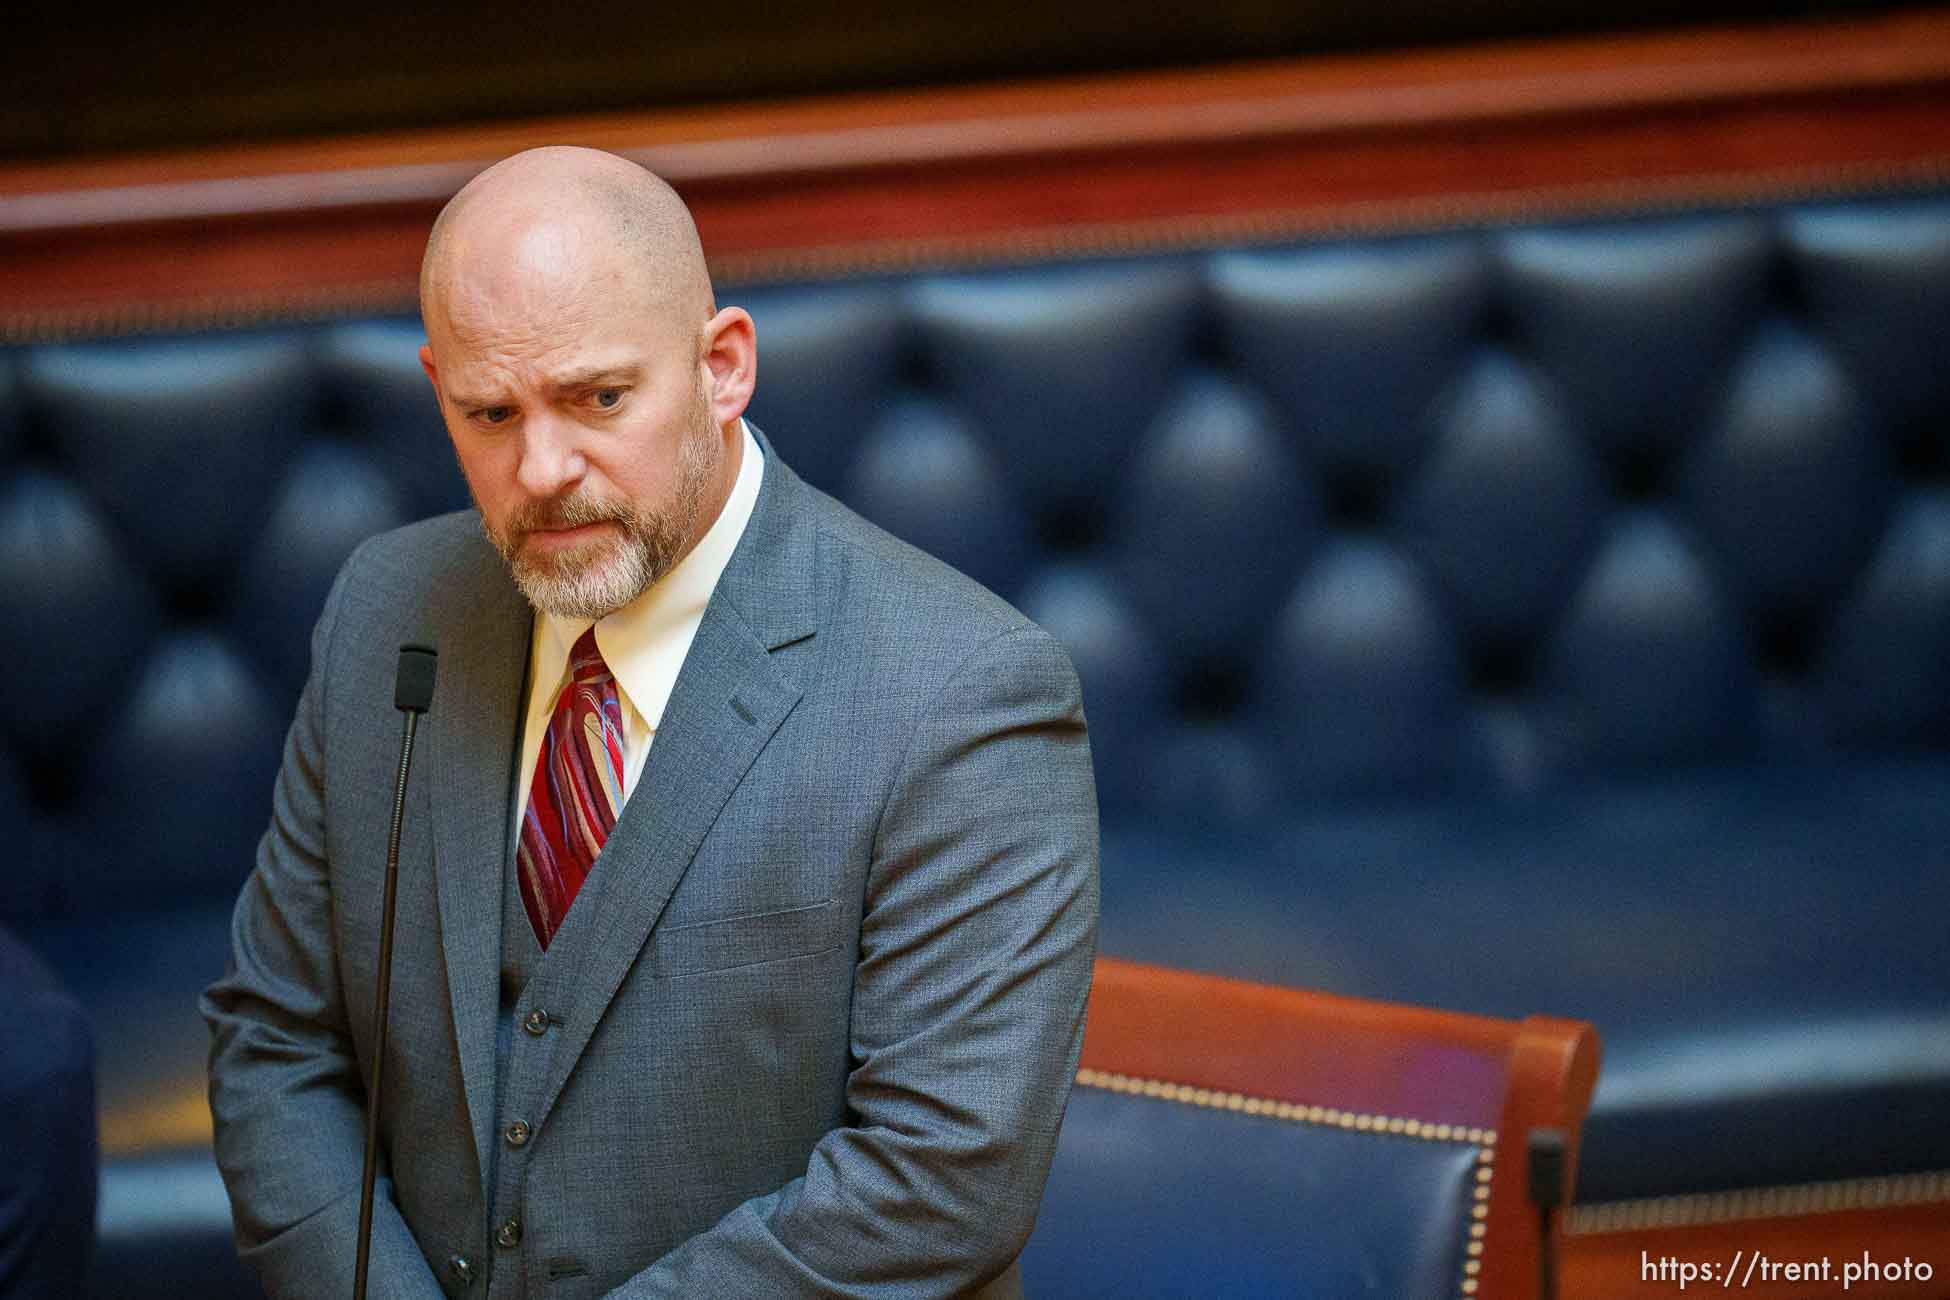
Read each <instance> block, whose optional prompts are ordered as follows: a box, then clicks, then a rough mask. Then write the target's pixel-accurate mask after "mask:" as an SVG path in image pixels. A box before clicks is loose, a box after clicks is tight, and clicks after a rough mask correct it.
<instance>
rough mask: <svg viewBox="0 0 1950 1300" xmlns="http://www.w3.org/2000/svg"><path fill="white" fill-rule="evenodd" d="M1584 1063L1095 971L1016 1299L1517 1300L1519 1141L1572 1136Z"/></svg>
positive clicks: (1387, 1012) (1292, 1000)
mask: <svg viewBox="0 0 1950 1300" xmlns="http://www.w3.org/2000/svg"><path fill="white" fill-rule="evenodd" d="M1597 1068H1598V1044H1597V1039H1596V1036H1595V1035H1593V1034H1592V1033H1591V1031H1590V1027H1589V1026H1588V1025H1583V1024H1579V1023H1577V1022H1572V1021H1563V1020H1553V1019H1550V1018H1548V1017H1532V1018H1530V1019H1528V1020H1526V1021H1524V1022H1523V1023H1521V1024H1517V1023H1513V1022H1510V1021H1505V1020H1489V1019H1485V1018H1482V1017H1477V1016H1463V1015H1458V1014H1457V1013H1455V1012H1445V1011H1429V1010H1425V1009H1422V1008H1407V1007H1400V1006H1393V1005H1390V1004H1386V1003H1374V1002H1363V1001H1360V1000H1357V999H1351V998H1338V997H1332V996H1330V995H1326V994H1320V993H1312V992H1305V991H1301V990H1295V989H1282V988H1274V987H1270V986H1267V985H1264V984H1252V983H1245V982H1242V981H1238V980H1228V979H1219V978H1215V977H1213V976H1209V975H1198V974H1192V973H1189V972H1185V971H1176V970H1169V969H1165V968H1161V967H1155V966H1147V965H1143V964H1140V963H1135V962H1125V961H1120V960H1117V959H1115V958H1107V959H1102V960H1100V961H1099V962H1098V964H1097V978H1096V984H1095V987H1094V988H1093V989H1092V990H1091V995H1090V1015H1089V1021H1088V1024H1087V1026H1086V1028H1085V1030H1084V1043H1083V1057H1082V1062H1081V1068H1080V1069H1079V1070H1078V1072H1077V1087H1076V1089H1075V1090H1074V1091H1073V1092H1072V1093H1071V1096H1070V1104H1069V1109H1068V1110H1067V1111H1066V1112H1065V1113H1064V1116H1063V1135H1062V1140H1061V1142H1060V1143H1059V1145H1058V1149H1057V1154H1056V1162H1055V1165H1054V1167H1053V1168H1052V1170H1051V1171H1050V1182H1049V1188H1048V1192H1047V1194H1046V1196H1045V1197H1044V1201H1043V1206H1042V1212H1041V1214H1040V1215H1039V1216H1038V1218H1037V1221H1036V1232H1035V1235H1034V1236H1033V1237H1032V1238H1031V1240H1030V1243H1029V1246H1028V1248H1027V1249H1026V1250H1025V1251H1024V1252H1023V1256H1022V1268H1023V1281H1024V1290H1025V1293H1026V1294H1028V1295H1031V1296H1048V1297H1063V1298H1064V1300H1179V1298H1180V1297H1186V1296H1241V1297H1249V1296H1250V1297H1257V1296H1268V1297H1270V1296H1307V1297H1310V1300H1340V1298H1341V1297H1347V1298H1348V1300H1355V1298H1357V1297H1370V1296H1402V1297H1443V1298H1444V1300H1448V1298H1450V1297H1456V1296H1463V1297H1468V1296H1473V1295H1478V1294H1481V1295H1486V1296H1502V1297H1526V1298H1528V1297H1534V1296H1535V1294H1536V1290H1535V1287H1536V1282H1537V1278H1538V1271H1539V1261H1538V1253H1539V1239H1538V1231H1537V1219H1536V1216H1535V1211H1534V1207H1533V1203H1532V1198H1531V1195H1530V1188H1529V1186H1528V1182H1529V1178H1528V1174H1529V1171H1528V1168H1527V1166H1526V1161H1525V1157H1524V1154H1523V1153H1524V1151H1525V1147H1526V1135H1527V1134H1529V1133H1530V1132H1531V1131H1533V1130H1534V1129H1537V1128H1549V1129H1553V1130H1555V1131H1556V1132H1557V1133H1559V1134H1562V1135H1564V1136H1565V1138H1566V1139H1567V1141H1566V1147H1565V1149H1566V1153H1567V1156H1568V1157H1569V1158H1571V1159H1573V1160H1574V1159H1575V1138H1576V1133H1577V1127H1578V1123H1579V1121H1580V1120H1581V1119H1582V1117H1583V1114H1584V1108H1585V1106H1586V1105H1587V1104H1588V1103H1589V1102H1590V1099H1591V1087H1592V1082H1593V1080H1594V1078H1595V1076H1596V1073H1597Z"/></svg>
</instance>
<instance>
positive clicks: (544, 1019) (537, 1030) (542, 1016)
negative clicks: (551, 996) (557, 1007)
mask: <svg viewBox="0 0 1950 1300" xmlns="http://www.w3.org/2000/svg"><path fill="white" fill-rule="evenodd" d="M521 1027H522V1028H523V1029H526V1030H527V1031H528V1032H529V1033H531V1034H534V1035H535V1036H536V1037H537V1038H539V1037H541V1036H542V1035H543V1034H545V1033H547V1032H548V1012H546V1011H544V1010H542V1009H541V1008H540V1007H537V1008H535V1009H534V1010H533V1011H531V1012H529V1013H528V1014H527V1015H525V1016H523V1017H522V1019H521Z"/></svg>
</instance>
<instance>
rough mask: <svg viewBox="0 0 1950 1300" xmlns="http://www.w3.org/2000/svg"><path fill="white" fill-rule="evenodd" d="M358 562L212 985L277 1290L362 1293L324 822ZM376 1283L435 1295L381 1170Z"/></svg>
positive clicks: (239, 1136)
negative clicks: (339, 659) (333, 700)
mask: <svg viewBox="0 0 1950 1300" xmlns="http://www.w3.org/2000/svg"><path fill="white" fill-rule="evenodd" d="M356 562H357V556H356V555H355V556H354V559H353V560H351V561H348V562H347V564H346V567H345V569H344V570H343V571H342V572H341V573H340V576H339V579H338V581H337V583H335V584H334V586H333V589H332V594H331V595H330V597H328V598H327V600H326V604H325V612H324V614H323V615H322V616H321V617H320V619H319V622H318V626H317V629H316V630H315V631H314V632H313V634H312V668H311V675H310V678H309V680H308V681H307V682H306V683H305V689H304V693H303V695H302V696H301V697H300V699H299V702H298V709H297V713H296V715H295V716H294V718H293V720H292V724H291V730H290V733H289V735H288V736H287V737H286V740H285V748H284V761H283V764H282V766H281V767H280V769H279V772H278V779H277V786H276V789H275V791H274V794H273V801H272V815H271V825H270V828H269V829H268V830H267V831H266V832H265V834H264V838H263V839H262V840H261V841H260V842H259V844H258V849H257V865H256V869H255V870H254V871H253V872H252V873H251V876H250V878H249V880H247V881H246V882H245V884H244V889H243V892H242V894H241V895H240V896H239V898H238V900H237V907H236V911H235V913H234V914H233V916H232V919H231V955H230V962H229V966H228V969H227V970H226V972H225V974H224V976H223V978H221V979H220V980H218V981H217V982H216V983H215V984H213V985H211V986H210V988H209V989H207V990H206V991H205V992H204V995H203V998H202V1002H201V1008H202V1012H203V1016H204V1019H205V1020H206V1021H207V1022H208V1023H209V1026H210V1034H211V1046H210V1111H211V1115H212V1118H213V1120H214V1121H215V1126H216V1154H217V1164H218V1165H219V1167H221V1169H222V1171H223V1177H224V1182H225V1185H226V1186H227V1187H228V1189H229V1192H230V1203H231V1210H232V1215H233V1218H234V1220H235V1227H236V1235H237V1244H238V1249H239V1252H240V1254H241V1255H242V1256H243V1258H244V1261H245V1262H246V1263H247V1264H250V1265H251V1266H252V1267H254V1268H255V1269H256V1271H257V1273H258V1275H259V1277H260V1278H261V1279H262V1281H263V1283H264V1286H265V1289H266V1291H268V1292H269V1293H270V1294H271V1295H272V1296H273V1297H277V1298H278V1300H285V1298H286V1297H309V1296H317V1297H320V1300H325V1298H326V1297H330V1298H331V1300H342V1297H344V1296H348V1295H350V1294H351V1293H352V1273H353V1269H354V1261H355V1259H356V1254H357V1244H356V1243H357V1234H358V1223H359V1191H360V1186H359V1183H360V1173H361V1168H362V1164H363V1159H364V1151H365V1085H364V1082H363V1079H362V1077H361V1074H360V1069H359V1065H358V1062H357V1060H356V1058H355V1056H354V1052H353V1048H352V1042H351V1038H350V1035H349V1032H348V1028H347V1017H346V1010H345V1006H344V1002H343V999H342V997H341V994H340V988H341V985H340V980H339V971H338V964H337V959H336V956H335V949H334V946H333V937H332V891H331V884H330V875H329V871H328V869H327V868H328V858H327V853H328V846H327V843H326V834H325V786H326V778H327V771H328V766H329V758H328V755H327V753H326V747H325V736H326V731H327V728H326V725H325V714H326V699H325V695H326V690H325V682H326V679H327V676H328V671H329V663H330V656H331V652H332V640H333V638H332V632H333V628H334V627H335V625H336V615H337V611H338V608H339V606H340V602H341V600H342V598H343V594H344V589H345V587H346V585H347V583H348V581H349V578H348V575H349V574H351V573H352V571H353V569H354V566H355V564H356ZM369 1277H370V1284H371V1288H372V1293H373V1294H375V1295H385V1296H404V1297H412V1296H421V1295H424V1296H427V1297H430V1298H431V1297H438V1296H440V1295H441V1291H440V1288H439V1286H438V1284H437V1283H436V1282H435V1281H434V1278H433V1274H432V1271H431V1270H430V1269H429V1268H428V1267H427V1263H426V1260H425V1258H424V1256H423V1255H422V1254H421V1252H420V1249H419V1246H418V1245H417V1244H416V1243H415V1241H414V1240H413V1237H412V1234H411V1233H410V1232H409V1231H408V1230H407V1227H406V1223H405V1220H404V1219H402V1218H401V1217H400V1214H399V1211H398V1209H397V1208H396V1207H395V1206H394V1204H393V1199H392V1194H391V1184H390V1181H389V1180H388V1179H387V1178H385V1177H384V1176H383V1171H382V1176H381V1177H380V1179H379V1180H378V1185H377V1189H376V1192H375V1198H374V1207H373V1228H372V1256H371V1262H370V1273H369Z"/></svg>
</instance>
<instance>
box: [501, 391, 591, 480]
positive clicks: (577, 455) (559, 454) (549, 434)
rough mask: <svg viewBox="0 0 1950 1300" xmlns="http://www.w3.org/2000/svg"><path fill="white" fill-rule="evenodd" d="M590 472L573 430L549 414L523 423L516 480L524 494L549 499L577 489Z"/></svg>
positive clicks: (563, 421) (531, 418)
mask: <svg viewBox="0 0 1950 1300" xmlns="http://www.w3.org/2000/svg"><path fill="white" fill-rule="evenodd" d="M586 469H587V465H586V463H585V462H584V460H583V457H582V449H581V448H580V447H579V446H578V445H577V443H576V439H575V433H574V430H573V428H572V427H571V426H570V425H569V423H568V422H567V421H565V420H561V419H558V418H556V417H555V416H553V415H550V414H548V413H546V412H544V413H540V414H537V415H535V416H532V417H530V418H529V419H527V420H525V421H523V423H522V440H521V465H520V466H519V468H518V469H517V470H516V472H515V477H516V479H517V481H518V482H519V483H520V485H521V489H522V491H524V492H525V493H527V494H528V495H529V496H530V497H532V498H537V499H546V498H548V497H553V496H556V495H558V494H559V493H561V492H563V491H564V490H566V489H568V488H571V487H573V486H575V483H576V481H577V480H578V479H580V478H581V477H582V475H583V473H584V471H585V470H586Z"/></svg>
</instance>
